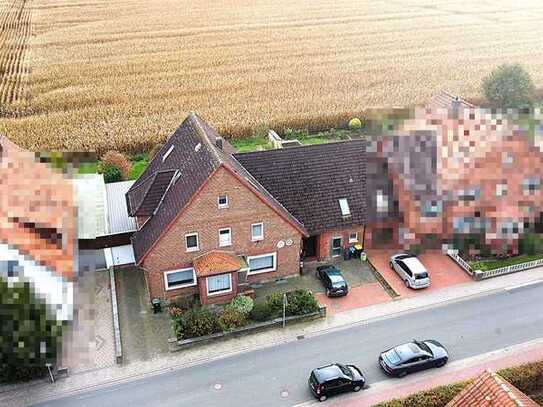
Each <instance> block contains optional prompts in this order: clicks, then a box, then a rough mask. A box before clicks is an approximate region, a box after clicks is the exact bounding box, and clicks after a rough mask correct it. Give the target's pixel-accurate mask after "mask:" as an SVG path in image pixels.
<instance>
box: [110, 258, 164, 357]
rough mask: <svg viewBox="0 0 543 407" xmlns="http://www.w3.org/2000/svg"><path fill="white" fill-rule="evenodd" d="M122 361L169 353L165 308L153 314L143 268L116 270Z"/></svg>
mask: <svg viewBox="0 0 543 407" xmlns="http://www.w3.org/2000/svg"><path fill="white" fill-rule="evenodd" d="M115 278H116V284H117V303H118V307H119V323H120V326H121V342H122V347H123V364H128V363H131V362H134V361H143V360H149V359H153V358H155V357H157V356H161V355H164V354H166V353H168V338H170V337H171V336H172V333H171V324H170V317H169V315H168V311H167V309H164V308H163V310H162V312H161V313H158V314H153V311H152V310H151V304H150V301H149V295H148V294H147V290H146V287H145V276H144V274H143V270H141V269H138V268H136V267H132V268H123V269H118V270H116V271H115Z"/></svg>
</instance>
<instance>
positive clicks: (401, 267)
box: [390, 253, 430, 289]
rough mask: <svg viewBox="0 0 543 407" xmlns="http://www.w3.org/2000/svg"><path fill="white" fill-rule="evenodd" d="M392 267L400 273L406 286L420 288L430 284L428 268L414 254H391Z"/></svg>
mask: <svg viewBox="0 0 543 407" xmlns="http://www.w3.org/2000/svg"><path fill="white" fill-rule="evenodd" d="M390 267H391V268H392V269H393V270H395V271H396V273H398V275H399V276H400V278H401V279H402V280H403V282H404V284H405V286H406V287H411V288H415V289H418V288H426V287H428V286H430V276H429V275H428V270H426V268H425V267H424V266H423V264H422V263H421V262H420V260H419V259H417V256H415V255H413V254H407V253H398V254H395V255H394V256H391V257H390Z"/></svg>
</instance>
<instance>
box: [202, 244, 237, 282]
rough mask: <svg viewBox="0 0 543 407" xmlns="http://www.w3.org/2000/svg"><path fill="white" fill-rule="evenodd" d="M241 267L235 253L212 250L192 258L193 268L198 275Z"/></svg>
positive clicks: (208, 274) (226, 271)
mask: <svg viewBox="0 0 543 407" xmlns="http://www.w3.org/2000/svg"><path fill="white" fill-rule="evenodd" d="M240 268H241V261H240V259H239V257H238V256H236V254H235V253H232V252H225V251H221V250H212V251H210V252H207V253H205V254H203V255H201V256H200V257H197V258H196V259H194V269H195V270H196V275H197V276H198V277H206V276H212V275H215V274H223V273H231V272H233V271H238V270H239V269H240Z"/></svg>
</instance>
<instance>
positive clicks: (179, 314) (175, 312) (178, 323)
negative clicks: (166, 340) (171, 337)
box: [169, 305, 186, 339]
mask: <svg viewBox="0 0 543 407" xmlns="http://www.w3.org/2000/svg"><path fill="white" fill-rule="evenodd" d="M169 313H170V317H171V319H172V329H173V332H174V334H175V337H176V338H177V339H183V336H184V334H185V329H186V323H185V319H184V313H185V312H184V311H183V310H182V309H181V308H179V307H178V306H175V305H170V308H169Z"/></svg>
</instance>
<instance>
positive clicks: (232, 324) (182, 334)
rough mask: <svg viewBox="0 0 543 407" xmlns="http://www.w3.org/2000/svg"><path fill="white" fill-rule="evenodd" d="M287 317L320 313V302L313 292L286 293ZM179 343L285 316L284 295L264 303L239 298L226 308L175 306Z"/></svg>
mask: <svg viewBox="0 0 543 407" xmlns="http://www.w3.org/2000/svg"><path fill="white" fill-rule="evenodd" d="M286 298H287V302H286V310H285V311H286V317H294V316H303V315H310V314H312V313H316V312H318V311H319V303H318V302H317V300H316V298H315V296H314V295H313V293H312V292H311V291H309V290H302V289H298V290H293V291H290V292H288V293H286ZM169 312H170V316H171V319H172V328H173V331H174V334H175V337H176V338H177V340H183V339H191V338H198V337H202V336H208V335H213V334H218V333H221V332H229V331H233V330H236V329H239V328H243V327H245V326H250V325H251V324H257V323H261V322H266V321H272V320H274V319H276V318H279V317H282V315H283V294H280V293H273V294H270V295H268V296H267V297H266V300H265V301H264V302H262V303H254V302H253V299H252V298H251V297H248V296H244V295H238V296H237V297H235V298H234V299H233V300H232V301H231V302H230V303H229V304H227V305H225V306H223V307H206V306H203V307H199V306H188V305H186V304H180V303H174V304H171V305H170V307H169Z"/></svg>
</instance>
